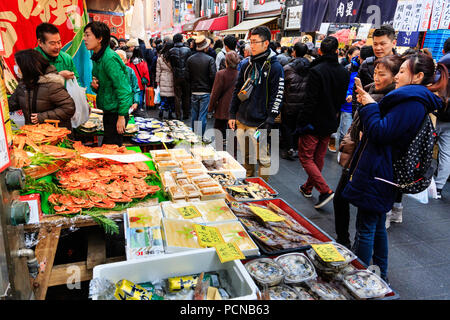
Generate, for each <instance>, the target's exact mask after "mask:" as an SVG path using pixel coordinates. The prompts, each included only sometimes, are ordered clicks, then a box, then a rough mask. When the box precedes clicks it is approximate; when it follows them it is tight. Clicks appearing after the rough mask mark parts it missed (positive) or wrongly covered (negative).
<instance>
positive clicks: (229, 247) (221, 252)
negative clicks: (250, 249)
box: [214, 242, 245, 263]
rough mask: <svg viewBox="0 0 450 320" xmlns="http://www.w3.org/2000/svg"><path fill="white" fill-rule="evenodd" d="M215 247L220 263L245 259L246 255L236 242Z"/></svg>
mask: <svg viewBox="0 0 450 320" xmlns="http://www.w3.org/2000/svg"><path fill="white" fill-rule="evenodd" d="M214 247H215V248H216V252H217V255H218V256H219V259H220V262H222V263H225V262H228V261H233V260H237V259H245V256H244V254H243V253H242V251H241V250H240V249H239V247H238V246H237V244H236V243H234V242H229V243H220V244H216V245H215V246H214Z"/></svg>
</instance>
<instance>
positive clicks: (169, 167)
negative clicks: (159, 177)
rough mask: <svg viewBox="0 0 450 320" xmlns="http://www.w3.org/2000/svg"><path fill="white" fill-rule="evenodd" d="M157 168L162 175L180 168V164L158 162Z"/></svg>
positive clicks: (170, 161)
mask: <svg viewBox="0 0 450 320" xmlns="http://www.w3.org/2000/svg"><path fill="white" fill-rule="evenodd" d="M155 163H156V168H157V169H158V172H159V173H160V174H162V173H163V172H165V171H170V170H174V169H176V168H179V164H178V162H176V161H175V160H167V161H166V160H164V161H156V160H155Z"/></svg>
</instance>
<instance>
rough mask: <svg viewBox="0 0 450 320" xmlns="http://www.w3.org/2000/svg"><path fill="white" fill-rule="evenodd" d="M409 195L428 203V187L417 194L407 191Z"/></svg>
mask: <svg viewBox="0 0 450 320" xmlns="http://www.w3.org/2000/svg"><path fill="white" fill-rule="evenodd" d="M407 195H408V196H410V197H411V198H414V199H416V200H417V201H419V202H420V203H423V204H427V203H428V189H425V190H423V191H422V192H419V193H415V194H409V193H407Z"/></svg>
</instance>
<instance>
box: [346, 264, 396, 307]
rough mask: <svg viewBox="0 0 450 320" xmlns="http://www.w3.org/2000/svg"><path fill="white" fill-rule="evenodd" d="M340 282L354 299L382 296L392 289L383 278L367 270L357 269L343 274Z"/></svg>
mask: <svg viewBox="0 0 450 320" xmlns="http://www.w3.org/2000/svg"><path fill="white" fill-rule="evenodd" d="M342 282H343V283H344V285H345V286H346V287H347V289H348V290H349V291H350V293H352V295H353V296H354V297H355V298H356V299H360V300H365V299H376V298H383V297H385V296H386V295H388V294H390V293H391V292H392V289H391V288H390V287H389V286H388V285H387V284H386V282H385V281H383V279H381V278H380V277H379V276H378V275H376V274H375V273H373V272H372V271H369V270H357V271H353V272H349V273H347V274H345V275H344V278H343V279H342Z"/></svg>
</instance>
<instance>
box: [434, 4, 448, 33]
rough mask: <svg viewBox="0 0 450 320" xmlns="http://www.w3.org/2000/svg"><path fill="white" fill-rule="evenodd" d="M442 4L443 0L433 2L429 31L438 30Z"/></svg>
mask: <svg viewBox="0 0 450 320" xmlns="http://www.w3.org/2000/svg"><path fill="white" fill-rule="evenodd" d="M444 4H445V0H434V1H433V10H432V11H431V22H430V30H437V29H438V28H439V22H440V21H441V16H442V11H443V8H444Z"/></svg>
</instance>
